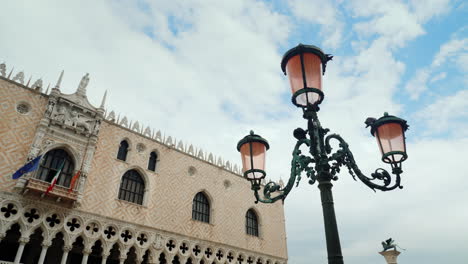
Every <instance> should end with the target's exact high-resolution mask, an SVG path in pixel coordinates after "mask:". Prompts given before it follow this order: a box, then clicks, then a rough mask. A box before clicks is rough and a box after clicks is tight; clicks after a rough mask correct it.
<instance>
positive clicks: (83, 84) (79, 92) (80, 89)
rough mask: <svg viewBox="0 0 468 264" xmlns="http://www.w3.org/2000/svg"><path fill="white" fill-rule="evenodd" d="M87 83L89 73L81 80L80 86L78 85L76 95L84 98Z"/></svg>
mask: <svg viewBox="0 0 468 264" xmlns="http://www.w3.org/2000/svg"><path fill="white" fill-rule="evenodd" d="M88 83H89V73H86V74H85V76H83V78H81V81H80V84H79V85H78V89H77V90H76V94H77V95H81V96H86V87H87V86H88Z"/></svg>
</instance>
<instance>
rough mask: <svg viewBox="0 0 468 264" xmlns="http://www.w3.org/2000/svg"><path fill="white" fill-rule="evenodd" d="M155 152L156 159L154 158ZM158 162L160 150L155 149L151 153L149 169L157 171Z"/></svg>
mask: <svg viewBox="0 0 468 264" xmlns="http://www.w3.org/2000/svg"><path fill="white" fill-rule="evenodd" d="M153 154H154V160H152V158H153ZM157 164H158V152H157V151H155V150H153V151H151V153H150V156H149V159H148V168H147V169H148V170H150V171H153V172H156V167H157Z"/></svg>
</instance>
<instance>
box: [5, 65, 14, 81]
mask: <svg viewBox="0 0 468 264" xmlns="http://www.w3.org/2000/svg"><path fill="white" fill-rule="evenodd" d="M14 69H15V67H13V68H11V71H10V74H8V77H7V79H10V78H11V74H12V73H13V70H14Z"/></svg>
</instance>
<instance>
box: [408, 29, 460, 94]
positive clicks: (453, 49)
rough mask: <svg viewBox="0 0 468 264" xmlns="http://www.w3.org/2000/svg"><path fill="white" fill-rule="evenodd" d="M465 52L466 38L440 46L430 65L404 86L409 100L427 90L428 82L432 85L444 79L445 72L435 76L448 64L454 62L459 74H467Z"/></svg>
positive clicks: (454, 39) (418, 71)
mask: <svg viewBox="0 0 468 264" xmlns="http://www.w3.org/2000/svg"><path fill="white" fill-rule="evenodd" d="M467 51H468V38H464V39H458V38H453V39H451V40H449V41H448V42H446V43H444V44H442V45H441V46H440V50H439V52H438V53H437V54H436V55H435V56H434V59H433V61H432V63H431V65H429V66H427V67H424V68H421V69H419V70H417V71H416V73H415V75H414V76H413V77H412V78H411V79H410V80H409V81H408V83H407V84H406V86H405V90H406V92H407V93H408V94H409V95H410V98H411V99H413V100H416V99H418V98H419V97H420V95H421V93H422V92H424V91H426V90H427V89H428V82H429V83H433V82H436V81H438V80H441V79H444V78H446V76H447V73H446V72H442V73H439V74H437V70H438V69H439V68H440V67H442V66H443V65H444V64H446V63H448V62H454V63H455V64H456V65H457V66H458V70H459V71H460V72H462V73H468V66H466V64H467V63H468V52H467ZM465 76H466V75H465ZM465 79H466V77H465Z"/></svg>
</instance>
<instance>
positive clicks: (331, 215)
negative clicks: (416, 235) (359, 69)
mask: <svg viewBox="0 0 468 264" xmlns="http://www.w3.org/2000/svg"><path fill="white" fill-rule="evenodd" d="M332 58H333V56H332V55H330V54H326V53H324V52H323V51H322V50H321V49H320V48H318V47H316V46H313V45H304V44H299V45H298V46H296V47H294V48H292V49H290V50H289V51H287V52H286V53H285V54H284V56H283V59H282V61H281V69H282V71H283V73H284V74H285V75H287V76H288V78H289V82H290V86H291V92H292V99H291V101H292V103H293V104H294V105H295V106H297V107H298V108H301V109H302V111H303V118H304V119H306V121H307V128H306V129H303V128H296V129H295V130H294V132H293V136H294V138H295V139H296V140H297V142H296V145H295V146H294V149H293V151H292V161H291V174H290V178H289V180H288V182H287V184H286V185H280V184H277V183H275V182H268V183H267V184H265V185H264V186H261V181H262V179H264V178H265V176H266V172H265V156H266V152H267V150H268V149H269V147H270V146H269V144H268V141H267V140H266V139H264V138H262V137H261V136H259V135H257V134H254V132H253V131H250V134H249V135H247V136H245V137H244V138H242V139H241V140H240V141H239V142H238V144H237V150H238V151H239V152H240V153H241V159H242V164H243V172H244V177H245V178H246V179H247V180H249V181H250V182H251V184H252V190H253V192H254V196H255V199H256V201H255V202H256V203H258V202H262V203H274V202H276V201H278V200H281V201H284V200H285V199H286V197H287V196H288V194H289V192H290V191H291V190H292V188H293V187H294V185H296V186H298V185H299V182H300V181H301V178H302V176H306V177H307V178H308V182H309V184H314V183H315V182H318V188H319V189H320V192H321V199H322V207H323V215H324V224H325V235H326V240H327V251H328V256H329V257H328V261H329V264H342V263H343V257H342V254H341V245H340V240H339V235H338V227H337V224H336V217H335V211H334V210H335V209H334V205H333V195H332V191H331V189H332V186H333V185H332V183H331V182H332V181H336V180H337V179H338V174H339V173H340V171H341V169H342V167H346V168H347V170H348V172H349V174H351V176H352V178H353V179H354V180H357V179H359V180H360V181H361V182H362V183H364V184H365V185H366V186H368V187H369V188H370V189H372V190H373V191H376V190H381V191H390V190H393V189H396V188H403V187H402V186H401V184H400V181H401V178H400V175H401V174H402V173H403V171H402V169H401V165H402V162H403V161H405V160H406V159H407V158H408V155H407V153H406V143H405V132H406V130H407V129H408V127H409V126H408V124H407V122H406V120H404V119H401V118H399V117H396V116H392V115H389V114H388V113H384V115H383V116H382V117H380V118H378V119H376V118H373V117H369V118H367V119H366V121H365V124H366V127H370V130H371V134H372V136H374V137H375V138H376V139H377V143H378V146H379V149H380V151H381V154H382V161H383V162H385V163H388V164H390V165H391V167H392V171H391V173H392V174H394V175H395V177H392V176H391V174H390V173H389V172H388V171H386V170H384V169H382V168H378V169H376V170H375V171H374V172H373V173H371V175H370V176H366V175H364V174H363V173H362V171H361V170H360V169H359V167H358V165H357V163H356V161H355V160H354V155H353V153H352V152H351V150H350V148H349V145H348V143H347V142H346V141H345V140H344V139H343V138H342V137H341V136H340V135H338V134H329V132H330V130H329V129H328V128H323V127H322V125H321V123H320V120H319V118H318V111H319V105H320V103H321V102H322V101H323V99H324V92H323V89H322V76H323V75H324V74H325V68H326V65H327V63H328V62H329V61H330V60H331V59H332ZM332 140H334V141H337V143H338V149H337V150H336V151H333V148H332V144H331V143H330V142H331V141H332ZM303 147H307V148H308V150H309V151H308V152H309V153H305V152H303V150H301V148H303Z"/></svg>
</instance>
